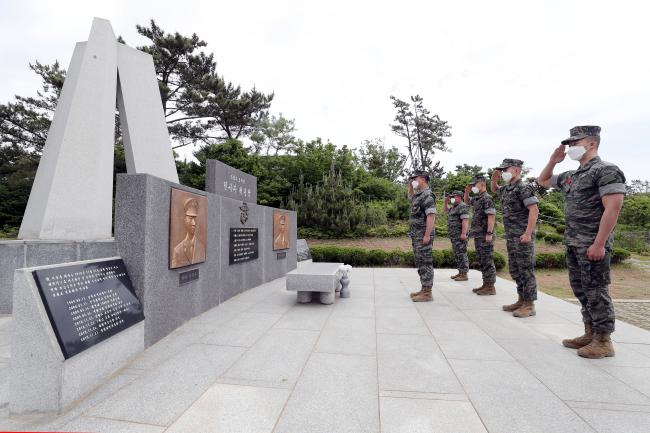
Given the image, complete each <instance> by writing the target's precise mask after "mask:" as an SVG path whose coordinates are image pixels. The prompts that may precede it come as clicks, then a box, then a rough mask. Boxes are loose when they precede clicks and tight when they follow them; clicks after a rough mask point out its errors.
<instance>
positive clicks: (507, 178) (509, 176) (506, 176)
mask: <svg viewBox="0 0 650 433" xmlns="http://www.w3.org/2000/svg"><path fill="white" fill-rule="evenodd" d="M501 179H503V180H504V181H505V182H506V183H508V182H510V181H511V180H512V173H510V172H507V171H504V172H503V173H501Z"/></svg>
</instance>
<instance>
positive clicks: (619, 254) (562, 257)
mask: <svg viewBox="0 0 650 433" xmlns="http://www.w3.org/2000/svg"><path fill="white" fill-rule="evenodd" d="M630 257H631V254H630V252H629V251H627V250H624V249H623V248H614V249H613V250H612V253H611V263H612V264H618V263H621V262H623V261H625V260H627V259H629V258H630ZM535 267H536V268H539V269H566V267H567V264H566V253H564V252H561V253H538V254H537V255H536V256H535Z"/></svg>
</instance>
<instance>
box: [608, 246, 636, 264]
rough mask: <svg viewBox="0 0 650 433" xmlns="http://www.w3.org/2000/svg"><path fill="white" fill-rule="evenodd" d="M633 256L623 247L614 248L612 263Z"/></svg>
mask: <svg viewBox="0 0 650 433" xmlns="http://www.w3.org/2000/svg"><path fill="white" fill-rule="evenodd" d="M631 256H632V254H631V253H630V252H629V251H628V250H624V249H623V248H614V249H613V250H612V263H614V264H615V263H621V262H623V261H625V260H627V259H629V258H630V257H631Z"/></svg>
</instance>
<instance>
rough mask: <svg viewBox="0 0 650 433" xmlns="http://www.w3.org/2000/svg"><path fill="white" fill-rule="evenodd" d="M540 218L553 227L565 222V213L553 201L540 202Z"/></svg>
mask: <svg viewBox="0 0 650 433" xmlns="http://www.w3.org/2000/svg"><path fill="white" fill-rule="evenodd" d="M538 207H539V218H540V219H541V220H542V221H545V222H548V223H549V224H552V225H553V226H555V225H557V224H561V223H562V222H563V221H564V211H562V209H561V208H559V207H558V206H557V205H555V204H554V203H553V202H551V201H547V200H544V199H542V200H540V202H539V203H538Z"/></svg>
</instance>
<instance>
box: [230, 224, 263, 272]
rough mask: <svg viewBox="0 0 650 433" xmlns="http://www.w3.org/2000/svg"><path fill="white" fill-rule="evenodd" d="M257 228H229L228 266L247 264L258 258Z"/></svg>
mask: <svg viewBox="0 0 650 433" xmlns="http://www.w3.org/2000/svg"><path fill="white" fill-rule="evenodd" d="M258 245H259V243H258V235H257V228H248V227H241V228H231V229H230V245H229V257H230V260H229V264H231V265H234V264H236V263H243V262H248V261H250V260H255V259H257V258H258V257H259V249H258Z"/></svg>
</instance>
